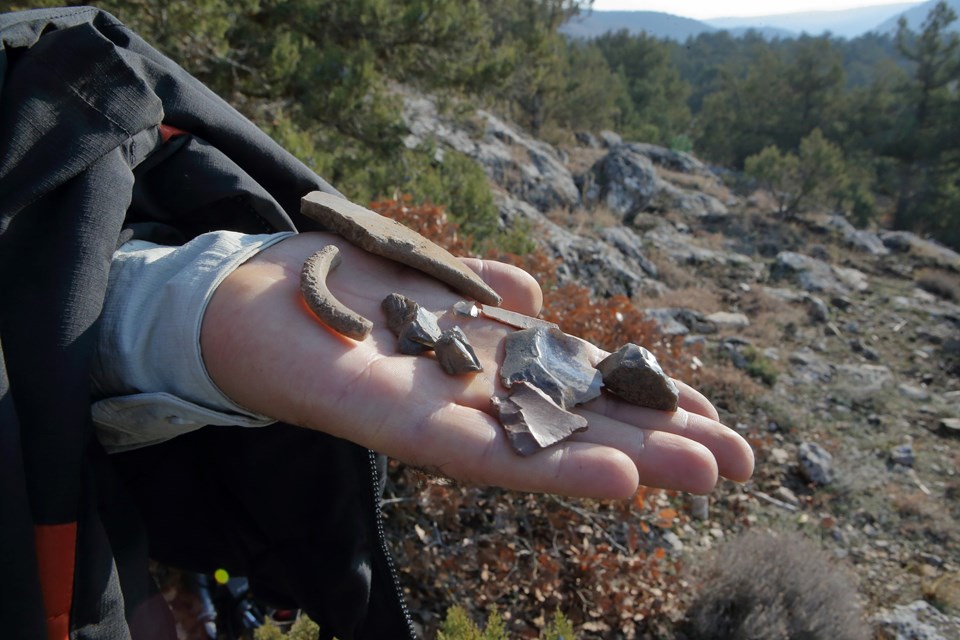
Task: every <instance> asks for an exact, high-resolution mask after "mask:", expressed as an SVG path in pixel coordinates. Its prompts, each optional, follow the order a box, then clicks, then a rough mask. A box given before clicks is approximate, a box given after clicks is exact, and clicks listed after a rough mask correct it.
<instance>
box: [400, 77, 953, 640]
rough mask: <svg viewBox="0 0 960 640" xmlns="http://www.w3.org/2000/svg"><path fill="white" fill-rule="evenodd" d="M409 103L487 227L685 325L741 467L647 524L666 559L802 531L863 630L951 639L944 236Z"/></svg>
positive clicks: (656, 160) (695, 167) (668, 160)
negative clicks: (468, 172)
mask: <svg viewBox="0 0 960 640" xmlns="http://www.w3.org/2000/svg"><path fill="white" fill-rule="evenodd" d="M405 106H406V120H407V123H408V126H409V128H410V130H411V135H410V136H409V137H408V139H407V141H406V143H407V144H408V145H410V146H416V145H421V144H431V145H436V148H437V150H438V152H437V153H438V159H441V158H442V154H443V153H444V151H445V150H447V149H455V150H457V151H459V152H461V153H463V154H466V155H468V156H469V157H471V158H473V159H474V160H476V161H477V162H478V163H480V164H481V165H482V167H483V168H484V170H485V172H486V174H487V175H488V177H489V179H490V181H491V183H492V184H493V185H495V190H496V195H497V201H498V205H499V209H500V213H501V219H502V222H503V224H504V225H506V226H513V225H518V224H521V225H527V226H528V227H529V228H530V229H531V230H532V234H531V235H532V236H533V237H535V238H536V239H537V240H538V242H540V243H542V245H543V247H544V248H545V249H546V250H547V251H548V252H549V253H550V254H551V255H553V256H555V257H556V258H558V259H559V260H560V261H561V268H560V273H559V276H560V279H561V281H573V282H577V283H581V284H584V285H586V286H588V287H589V288H590V290H591V291H592V292H593V294H594V295H595V296H597V297H600V298H603V297H608V296H611V295H614V294H625V295H627V296H629V297H630V298H631V299H632V300H633V301H634V303H635V304H636V305H638V306H639V307H640V308H642V309H644V310H645V313H646V314H647V316H648V317H649V318H652V319H654V320H655V321H656V322H657V324H658V326H659V327H660V329H661V331H662V332H663V333H665V334H668V335H682V336H684V338H683V341H684V344H685V345H686V346H687V347H688V348H690V349H696V350H698V351H697V353H698V354H699V355H698V362H699V363H701V364H702V367H701V373H702V379H701V380H700V381H699V384H701V385H702V386H703V387H704V388H705V389H707V390H708V392H709V393H710V394H711V396H712V397H713V398H714V400H715V401H716V402H717V403H718V405H719V407H720V408H721V410H722V413H723V417H724V419H725V420H726V421H727V423H728V424H730V425H731V426H734V427H735V428H736V429H737V430H739V431H740V432H741V433H743V434H744V435H745V436H746V437H748V438H749V439H750V441H751V442H752V444H753V445H754V446H755V449H756V453H757V461H758V464H757V471H756V475H755V477H754V479H753V480H752V481H751V482H750V483H748V484H747V485H745V486H733V485H730V484H726V485H724V486H722V487H720V488H718V490H717V491H716V492H715V493H714V495H712V496H711V497H710V501H709V504H707V503H705V502H703V501H699V500H693V501H690V504H692V506H693V507H694V508H693V511H691V512H689V513H688V514H687V515H686V516H684V517H677V518H675V519H674V520H673V521H672V524H670V525H669V526H666V527H661V528H659V529H657V532H658V535H660V538H659V539H660V540H661V541H662V545H663V547H664V548H666V549H667V550H668V552H669V553H670V554H671V557H674V556H675V557H678V558H683V559H684V561H685V563H686V564H687V565H688V566H695V565H697V564H698V563H699V562H700V558H703V557H706V556H705V555H704V554H706V553H707V549H709V548H711V547H714V546H716V545H717V544H718V543H720V542H721V541H722V540H723V539H724V538H730V537H734V536H736V535H737V534H738V532H740V531H741V530H744V529H753V530H763V529H772V530H775V531H783V532H799V533H800V534H801V535H802V536H803V537H804V538H806V539H808V540H811V541H813V542H814V543H815V544H816V545H817V546H819V547H821V548H822V549H824V550H825V551H826V552H827V553H828V554H830V556H831V557H832V558H833V559H835V561H836V566H837V567H838V571H843V570H849V571H851V572H853V573H854V574H855V575H856V576H857V578H858V584H859V592H860V594H861V596H862V599H863V602H864V603H865V609H866V611H867V614H868V617H869V621H868V623H865V624H869V625H871V626H872V627H873V628H874V629H875V630H876V631H877V632H878V633H882V634H884V635H882V636H880V637H891V638H893V637H901V638H913V637H924V638H937V637H942V638H951V637H954V638H955V637H960V617H957V616H960V477H958V475H957V466H958V462H960V255H958V254H957V253H955V252H953V251H950V250H948V249H946V248H944V247H943V246H940V245H938V244H936V243H934V242H930V241H928V240H925V239H922V238H919V237H917V236H914V235H912V234H909V233H901V232H879V233H878V232H874V231H864V230H858V229H855V228H853V227H852V226H851V225H850V224H849V223H848V222H847V221H846V220H845V219H844V218H843V217H841V216H838V215H831V214H829V213H825V212H821V213H808V214H803V215H800V216H798V217H796V218H795V219H787V220H785V219H780V218H778V217H777V216H776V215H775V214H774V213H773V210H774V208H773V206H772V203H771V201H770V200H769V198H768V197H767V196H766V195H765V194H763V193H749V192H747V191H743V190H742V189H741V190H734V189H733V188H731V183H730V181H731V179H732V177H730V176H725V175H723V174H720V173H718V172H717V171H715V170H714V169H712V168H711V167H708V166H706V165H704V164H703V163H702V162H700V161H698V160H697V159H696V158H694V157H692V156H690V155H688V154H684V153H677V152H674V151H670V150H667V149H663V148H660V147H656V146H651V145H647V144H639V143H632V142H624V141H622V140H621V139H619V137H618V136H616V135H615V134H612V133H609V132H606V133H601V134H598V135H591V134H583V135H581V136H578V138H577V143H576V144H571V145H570V146H569V147H563V148H556V147H553V146H550V145H548V144H546V143H544V142H541V141H538V140H534V139H531V138H529V137H527V136H526V135H524V134H523V133H521V132H520V131H518V130H517V129H515V128H513V127H512V126H510V124H509V123H507V122H504V121H503V120H501V119H499V118H498V117H496V116H495V115H493V114H491V113H488V112H485V111H475V112H469V113H468V114H467V115H462V113H461V114H459V115H455V114H449V113H447V112H444V111H442V110H440V109H438V107H437V104H436V103H435V102H434V101H433V100H431V99H429V98H426V97H424V96H421V95H415V94H413V93H408V94H406V96H405ZM438 521H439V520H438ZM591 522H592V520H591ZM434 526H437V525H436V522H435V523H434ZM437 535H438V536H439V535H440V534H439V533H438V534H437ZM429 537H430V536H429V535H427V534H425V538H424V540H425V539H426V538H429ZM401 555H402V554H401ZM400 564H401V566H402V565H403V562H401V563H400ZM812 588H816V585H813V586H812ZM464 597H466V598H469V597H470V596H469V595H465V596H464ZM413 606H414V609H416V598H414V605H413ZM590 628H593V627H581V630H584V629H590ZM911 629H914V631H911ZM911 633H914V635H910V634H911ZM922 633H926V634H927V635H918V634H922ZM596 634H597V635H595V636H594V635H589V634H588V635H586V636H584V637H633V636H630V635H629V633H622V632H616V631H615V630H613V631H611V629H610V625H609V624H608V625H607V627H606V628H604V627H602V626H600V627H596ZM937 634H939V635H937ZM524 637H526V636H524Z"/></svg>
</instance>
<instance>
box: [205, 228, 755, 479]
mask: <svg viewBox="0 0 960 640" xmlns="http://www.w3.org/2000/svg"><path fill="white" fill-rule="evenodd" d="M327 244H336V245H337V246H338V247H339V248H340V251H341V254H342V256H343V262H342V264H341V266H340V267H339V268H338V269H337V270H335V271H334V272H332V273H331V274H330V276H329V277H328V279H327V285H328V286H329V288H330V291H331V293H333V295H334V296H336V297H337V299H338V300H340V301H341V302H343V303H344V304H345V305H346V306H347V307H349V308H350V309H353V310H354V311H356V312H357V313H359V314H360V315H362V316H365V317H367V318H369V319H371V320H373V322H374V329H373V332H372V334H371V335H370V336H369V337H367V339H365V340H364V341H362V342H355V341H353V340H350V339H348V338H345V337H343V336H341V335H339V334H336V333H334V332H332V331H331V330H329V329H327V328H326V327H324V326H323V325H322V324H320V322H319V321H318V320H317V319H316V318H315V317H314V316H313V314H312V313H311V312H310V311H309V310H308V309H307V307H306V305H305V304H304V302H303V300H302V298H301V295H300V282H299V279H300V268H301V265H302V264H303V261H304V260H305V259H306V258H308V257H309V256H310V255H311V254H312V253H314V252H315V251H317V250H318V249H320V248H322V247H323V246H325V245H327ZM465 262H466V264H467V265H468V266H470V267H471V268H472V269H474V270H475V271H476V272H477V273H478V274H479V275H480V276H481V277H482V278H483V279H484V280H485V281H486V282H487V283H488V284H490V285H491V286H492V287H493V288H494V289H495V290H497V292H498V293H500V294H501V295H502V296H503V307H505V308H508V309H511V310H514V311H518V312H520V313H524V314H527V315H536V314H537V313H538V312H539V309H540V305H541V304H542V296H541V292H540V287H539V285H538V284H537V283H536V281H534V279H533V278H532V277H531V276H529V275H528V274H526V273H525V272H523V271H522V270H520V269H517V268H515V267H511V266H509V265H505V264H502V263H497V262H489V261H481V260H465ZM394 292H397V293H402V294H403V295H406V296H407V297H409V298H412V299H413V300H416V301H417V302H418V303H419V304H420V305H421V306H423V307H424V308H426V309H429V310H431V311H433V312H435V313H440V312H443V311H448V310H449V309H450V307H451V306H452V305H453V303H454V302H456V301H457V300H460V299H461V297H459V296H457V294H456V293H454V292H452V291H451V290H450V289H449V288H448V287H446V286H445V285H443V284H442V283H440V282H438V281H436V280H434V279H433V278H430V277H428V276H425V275H423V274H421V273H419V272H417V271H415V270H412V269H410V268H408V267H404V266H403V265H400V264H398V263H395V262H392V261H389V260H385V259H382V258H379V257H377V256H374V255H371V254H369V253H366V252H364V251H362V250H360V249H358V248H356V247H354V246H353V245H351V244H349V243H347V242H345V241H344V240H343V239H342V238H340V237H338V236H334V235H329V234H320V233H303V234H300V235H297V236H293V237H291V238H289V239H287V240H284V241H282V242H279V243H277V244H276V245H273V246H272V247H270V248H268V249H266V250H265V251H263V252H261V253H260V254H258V255H257V256H255V257H254V258H253V259H251V260H249V261H248V262H246V263H244V264H243V265H241V266H240V267H239V268H238V269H236V270H235V271H234V272H233V273H232V274H231V275H230V276H228V277H227V279H226V280H224V282H223V283H221V284H220V286H219V287H218V289H217V291H216V292H215V294H214V296H213V299H212V300H211V301H210V304H209V306H208V308H207V310H206V313H205V315H204V319H203V326H202V330H201V350H202V353H203V358H204V362H205V364H206V367H207V370H208V371H209V373H210V376H211V377H212V378H213V380H214V382H215V383H216V384H217V385H218V386H219V387H220V389H221V390H223V392H224V393H226V394H227V395H228V396H229V397H230V398H232V399H233V400H234V401H235V402H237V403H239V404H240V405H242V406H244V407H247V408H248V409H251V410H253V411H256V412H258V413H262V414H264V415H268V416H271V417H273V418H276V419H278V420H281V421H283V422H289V423H291V424H296V425H300V426H302V427H307V428H310V429H317V430H320V431H324V432H326V433H329V434H332V435H335V436H338V437H341V438H345V439H347V440H351V441H353V442H356V443H357V444H360V445H362V446H364V447H368V448H370V449H373V450H375V451H379V452H381V453H384V454H386V455H388V456H391V457H394V458H397V459H399V460H402V461H403V462H406V463H408V464H411V465H415V466H418V467H423V468H426V469H428V470H430V471H433V472H435V473H438V474H441V475H444V476H448V477H451V478H453V479H456V480H460V481H466V482H473V483H479V484H488V485H497V486H501V487H505V488H508V489H516V490H521V491H536V492H545V493H555V494H560V495H568V496H583V497H597V498H625V497H629V496H630V495H632V494H633V493H634V491H636V489H637V486H638V485H639V484H644V485H648V486H655V487H664V488H671V489H679V490H683V491H690V492H693V493H705V492H708V491H710V490H711V489H712V488H713V487H714V485H715V484H716V481H717V476H718V474H719V475H722V476H724V477H727V478H730V479H732V480H737V481H745V480H747V479H748V478H749V477H750V475H751V473H752V472H753V453H752V451H751V449H750V447H749V446H748V445H747V443H746V442H745V441H744V440H743V439H742V438H741V437H740V436H739V435H737V434H736V433H735V432H734V431H732V430H730V429H728V428H727V427H725V426H723V425H722V424H720V423H719V422H717V418H718V416H717V412H716V410H715V409H714V408H713V406H712V405H711V404H710V403H709V401H707V400H706V398H704V397H703V396H702V395H701V394H700V393H698V392H697V391H695V390H694V389H691V388H690V387H689V386H687V385H685V384H683V383H680V382H678V386H679V388H680V408H679V409H678V410H677V411H676V412H675V413H665V412H662V411H654V410H651V409H644V408H641V407H636V406H633V405H629V404H627V403H625V402H623V401H621V400H618V399H617V398H615V397H613V396H611V395H609V394H604V395H603V396H601V397H600V398H598V399H596V400H594V401H592V402H590V403H588V404H585V405H582V406H580V407H577V408H576V409H575V412H576V413H579V414H581V415H583V416H584V417H585V418H587V420H588V421H589V429H587V430H586V431H585V432H582V433H578V434H575V435H574V436H573V437H572V438H571V439H570V440H567V441H565V442H563V443H561V444H559V445H557V446H554V447H551V448H549V449H546V450H544V451H540V452H538V453H536V454H534V455H532V456H529V457H521V456H518V455H517V454H516V453H514V451H513V449H512V447H511V445H510V443H509V441H508V439H507V437H506V434H505V433H504V430H503V428H502V427H501V426H500V424H499V422H498V420H497V418H496V417H495V416H494V415H493V414H492V412H493V408H492V405H491V402H490V398H491V396H493V395H494V394H495V393H496V392H497V391H498V389H501V387H500V382H499V375H498V373H497V372H498V370H499V362H501V361H502V358H503V346H502V342H503V338H504V336H505V335H506V334H507V333H509V332H510V331H512V329H511V328H510V327H506V326H504V325H502V324H500V323H498V322H494V321H491V320H487V319H485V318H467V317H464V316H457V317H452V314H451V313H447V315H446V316H444V317H443V318H442V319H441V322H440V323H441V326H443V327H446V326H449V325H451V324H458V325H460V326H461V328H462V329H463V330H464V332H465V333H466V334H467V336H468V338H469V340H470V342H471V344H472V345H473V347H474V349H475V350H476V352H477V355H478V357H479V359H480V361H481V362H482V364H483V366H484V371H482V372H480V373H478V374H474V375H468V376H448V375H447V374H445V373H444V372H443V370H442V369H441V368H440V366H439V364H438V363H436V362H431V361H430V358H425V357H415V356H405V355H401V354H399V353H398V352H397V341H396V337H395V336H394V335H393V334H392V333H391V332H390V331H389V330H388V329H387V327H386V323H385V320H384V317H383V314H382V311H381V310H380V303H381V301H382V300H383V299H384V298H385V297H386V296H387V295H388V294H390V293H394ZM605 355H606V353H605V352H603V351H602V350H600V349H596V354H595V362H599V361H600V360H601V359H602V358H603V357H604V356H605Z"/></svg>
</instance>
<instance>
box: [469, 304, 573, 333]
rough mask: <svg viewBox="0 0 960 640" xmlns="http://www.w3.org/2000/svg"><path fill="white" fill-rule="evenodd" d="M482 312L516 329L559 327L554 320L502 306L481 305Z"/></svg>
mask: <svg viewBox="0 0 960 640" xmlns="http://www.w3.org/2000/svg"><path fill="white" fill-rule="evenodd" d="M480 313H481V314H482V315H483V316H484V317H485V318H490V319H491V320H496V321H497V322H502V323H503V324H506V325H510V326H511V327H514V328H515V329H532V328H533V327H547V328H550V327H552V328H554V329H556V328H558V327H557V325H556V324H554V323H553V322H547V321H546V320H541V319H540V318H534V317H533V316H525V315H523V314H522V313H517V312H516V311H508V310H507V309H501V308H500V307H491V306H490V305H486V304H485V305H483V306H481V307H480Z"/></svg>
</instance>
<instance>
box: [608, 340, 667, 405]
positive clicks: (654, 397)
mask: <svg viewBox="0 0 960 640" xmlns="http://www.w3.org/2000/svg"><path fill="white" fill-rule="evenodd" d="M597 370H598V371H600V373H601V374H602V375H603V385H604V386H605V387H606V388H607V390H608V391H611V392H612V393H614V394H616V395H618V396H620V397H621V398H623V399H624V400H626V401H627V402H629V403H631V404H635V405H638V406H641V407H647V408H648V409H658V410H660V411H676V410H677V401H678V400H679V398H680V392H679V391H678V389H677V385H676V384H675V383H674V381H673V380H671V379H670V378H669V377H668V376H667V375H666V374H665V373H664V372H663V369H661V368H660V363H658V362H657V359H656V358H655V357H654V355H653V354H652V353H650V352H649V351H647V350H646V349H644V348H643V347H640V346H637V345H635V344H633V343H629V344H625V345H624V346H622V347H620V349H618V350H617V351H616V353H611V354H610V355H609V356H607V357H606V358H604V359H603V360H602V361H601V362H600V364H598V365H597Z"/></svg>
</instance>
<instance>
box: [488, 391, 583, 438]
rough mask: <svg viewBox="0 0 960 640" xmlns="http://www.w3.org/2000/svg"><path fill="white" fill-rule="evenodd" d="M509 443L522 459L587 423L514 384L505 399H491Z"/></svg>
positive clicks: (543, 397)
mask: <svg viewBox="0 0 960 640" xmlns="http://www.w3.org/2000/svg"><path fill="white" fill-rule="evenodd" d="M492 401H493V406H494V408H495V409H496V411H497V413H498V415H499V417H500V423H501V424H502V425H503V428H504V430H505V431H506V432H507V437H509V439H510V444H511V445H512V446H513V448H514V450H515V451H516V452H517V453H519V454H520V455H522V456H529V455H530V454H532V453H536V452H537V451H539V450H541V449H543V448H545V447H549V446H550V445H553V444H556V443H558V442H561V441H563V440H566V439H567V438H569V437H570V436H571V435H573V434H574V433H576V432H578V431H583V430H585V429H586V428H587V420H586V418H583V417H582V416H578V415H576V414H573V413H570V412H569V411H566V410H564V409H563V408H562V407H560V406H558V405H557V403H555V402H554V401H553V400H552V399H551V398H550V397H549V396H548V395H547V394H546V393H544V392H543V391H541V390H540V389H537V388H536V387H534V386H533V385H531V384H528V383H527V382H525V381H522V380H520V381H517V382H515V383H514V384H513V387H512V388H511V390H510V396H509V397H507V398H500V397H496V396H495V397H493V398H492Z"/></svg>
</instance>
